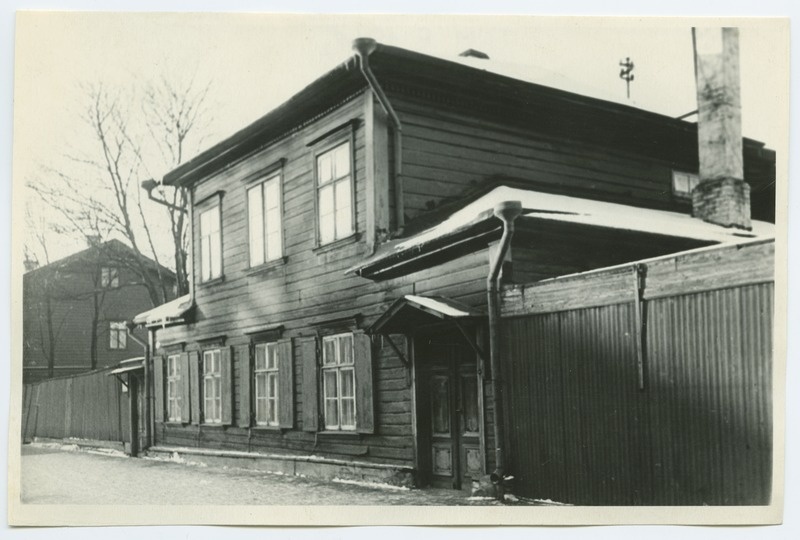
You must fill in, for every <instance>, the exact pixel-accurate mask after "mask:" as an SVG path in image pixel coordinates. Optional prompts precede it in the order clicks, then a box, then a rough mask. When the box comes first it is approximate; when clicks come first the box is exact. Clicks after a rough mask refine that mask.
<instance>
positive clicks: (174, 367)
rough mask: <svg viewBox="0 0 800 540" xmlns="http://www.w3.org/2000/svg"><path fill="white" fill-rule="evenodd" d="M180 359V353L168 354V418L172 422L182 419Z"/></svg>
mask: <svg viewBox="0 0 800 540" xmlns="http://www.w3.org/2000/svg"><path fill="white" fill-rule="evenodd" d="M180 359H181V355H180V354H171V355H169V356H167V420H168V421H170V422H180V421H181V420H182V418H181V373H180Z"/></svg>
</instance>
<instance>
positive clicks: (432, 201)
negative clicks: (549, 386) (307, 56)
mask: <svg viewBox="0 0 800 540" xmlns="http://www.w3.org/2000/svg"><path fill="white" fill-rule="evenodd" d="M354 49H355V51H356V52H355V54H354V55H353V57H351V58H348V59H347V60H346V61H344V62H343V63H342V64H340V65H338V66H336V67H335V68H334V69H332V70H331V71H329V72H328V73H326V74H324V75H322V76H321V77H319V78H318V79H317V80H315V81H314V82H312V83H311V84H310V85H309V86H307V87H306V88H304V89H303V90H301V91H300V92H299V93H297V94H296V95H295V96H294V97H292V98H291V99H290V100H289V101H287V102H286V103H284V104H283V105H281V106H280V107H278V108H277V109H275V110H273V111H272V112H270V113H268V114H267V115H265V116H264V117H262V118H260V119H258V120H257V121H255V122H254V123H253V124H251V125H249V126H247V127H245V128H244V129H242V130H241V131H239V132H238V133H236V134H234V135H233V136H231V137H229V138H227V139H225V140H223V141H221V142H219V143H218V144H216V145H215V146H213V147H211V148H210V149H208V150H207V151H205V152H203V153H201V154H200V155H198V156H197V157H195V158H194V159H192V160H190V161H187V162H186V163H184V164H182V165H181V166H179V167H178V168H177V169H175V170H173V171H171V172H170V173H168V174H167V175H166V176H165V177H164V178H163V183H164V184H167V185H171V186H180V187H184V188H186V189H187V190H188V191H189V193H190V194H191V197H190V200H191V209H190V212H191V224H192V233H191V237H192V261H193V264H192V280H191V281H192V285H191V292H190V294H189V295H188V296H186V297H182V298H180V299H178V300H176V301H175V302H172V303H170V304H167V305H165V306H161V307H159V308H156V309H154V310H152V311H149V312H145V313H142V314H140V315H139V316H137V318H136V319H135V320H136V322H137V323H140V324H143V325H145V326H147V327H148V328H149V329H150V331H151V334H152V337H153V344H154V355H153V359H152V361H153V364H152V366H153V367H152V369H153V371H152V373H153V377H152V380H153V393H154V396H153V397H154V406H153V416H154V441H153V447H152V449H153V450H154V451H158V450H159V449H161V450H164V451H175V449H182V450H181V451H184V452H190V453H191V452H194V453H196V454H202V453H204V452H205V453H207V454H209V453H210V454H218V453H225V452H229V453H231V455H234V454H235V455H246V456H252V455H256V454H257V455H259V456H261V457H262V458H263V459H269V460H272V461H271V462H272V463H273V465H272V466H273V467H283V468H282V469H281V470H284V471H289V472H294V473H300V472H303V473H309V474H310V473H320V474H328V475H331V476H342V475H350V476H353V475H354V476H358V477H363V478H372V479H376V478H378V479H382V480H385V481H389V482H398V483H410V482H413V483H416V484H418V485H427V484H431V485H438V486H447V487H454V488H460V487H464V486H468V485H470V483H471V479H472V478H474V477H477V476H481V475H485V474H487V473H489V472H491V471H493V470H495V467H496V465H498V464H497V463H496V461H497V459H498V458H497V453H496V452H495V451H494V448H495V447H496V446H497V445H496V444H495V439H496V435H495V433H496V431H495V427H496V426H495V425H494V421H495V419H496V418H497V413H498V411H496V407H495V402H494V396H495V392H496V390H497V386H496V384H494V383H498V382H499V381H497V380H492V378H491V376H490V370H489V367H488V365H489V363H488V357H489V356H490V353H491V349H492V348H493V347H492V343H490V339H489V332H490V325H488V322H487V321H488V317H487V313H488V312H487V310H488V309H489V307H491V306H488V305H487V302H488V300H487V299H489V298H491V296H490V295H487V288H488V289H489V293H491V286H488V285H487V279H488V278H489V276H490V271H494V272H495V273H497V274H501V276H502V279H503V281H504V282H505V283H513V282H530V281H535V280H539V279H544V278H548V277H553V276H558V275H563V274H567V273H574V272H579V271H582V270H588V269H592V268H598V267H603V266H608V265H612V264H618V263H623V262H627V261H633V260H637V259H640V258H644V257H653V256H658V255H663V254H667V253H673V252H676V251H680V250H683V249H690V248H694V247H700V246H706V245H712V244H716V243H725V242H732V241H735V240H736V239H737V238H741V237H753V236H759V235H769V234H771V225H770V223H769V222H770V221H772V220H773V216H774V176H775V156H774V153H773V152H772V151H770V150H768V149H766V148H764V146H763V145H762V144H760V143H757V142H755V141H751V140H747V139H745V140H744V169H745V179H746V181H747V183H748V184H749V186H750V193H751V200H752V214H753V221H752V223H743V224H742V228H730V227H725V226H721V225H717V224H713V223H709V222H705V221H702V220H700V219H696V218H693V217H691V211H692V201H691V192H692V188H693V186H694V183H695V182H696V179H697V176H696V175H697V172H698V150H697V127H696V125H695V124H693V123H690V122H686V121H683V120H677V119H673V118H669V117H665V116H662V115H659V114H655V113H651V112H647V111H643V110H639V109H635V108H632V107H628V106H624V105H619V104H614V103H610V102H606V101H601V100H597V99H593V98H590V97H585V96H580V95H575V94H571V93H568V92H565V91H561V90H555V89H552V88H548V87H544V86H540V85H537V84H534V83H532V82H528V81H521V80H516V79H512V78H508V77H504V76H501V75H498V74H494V73H492V72H490V71H486V70H482V69H476V68H474V67H468V66H465V65H463V64H462V63H459V62H458V61H455V60H453V61H451V60H444V59H440V58H433V57H430V56H426V55H423V54H419V53H416V52H412V51H409V50H403V49H399V48H396V47H391V46H387V45H383V44H377V43H375V42H374V41H372V40H369V39H361V40H357V41H356V42H355V44H354ZM487 69H491V66H490V65H487ZM498 207H499V210H498V212H499V214H498V215H500V216H501V217H502V215H503V212H504V211H507V210H510V211H511V212H513V213H515V215H516V214H521V215H520V216H519V218H518V219H517V220H516V231H515V234H514V236H513V238H512V240H511V241H510V243H505V244H504V243H502V241H501V238H502V236H503V232H504V224H503V222H502V221H501V220H500V219H497V218H496V217H495V216H494V215H493V211H494V210H495V209H496V208H498ZM748 220H749V216H748ZM493 257H494V258H495V259H497V263H498V264H497V265H494V266H493V264H492V258H493ZM492 309H494V308H492ZM504 384H514V381H505V382H504ZM514 414H528V413H527V412H525V411H517V412H516V413H515V411H505V417H506V421H507V422H512V421H513V416H514ZM233 451H238V452H233ZM241 452H245V453H246V454H241ZM267 456H268V457H267Z"/></svg>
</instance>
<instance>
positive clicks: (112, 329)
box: [108, 321, 128, 351]
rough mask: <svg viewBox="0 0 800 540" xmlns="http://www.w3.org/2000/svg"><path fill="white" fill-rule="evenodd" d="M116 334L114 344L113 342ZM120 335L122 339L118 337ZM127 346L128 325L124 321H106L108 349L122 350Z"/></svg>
mask: <svg viewBox="0 0 800 540" xmlns="http://www.w3.org/2000/svg"><path fill="white" fill-rule="evenodd" d="M114 336H116V345H115V344H114ZM120 337H121V338H122V339H120ZM127 348H128V327H127V326H125V321H108V349H109V350H112V351H124V350H126V349H127Z"/></svg>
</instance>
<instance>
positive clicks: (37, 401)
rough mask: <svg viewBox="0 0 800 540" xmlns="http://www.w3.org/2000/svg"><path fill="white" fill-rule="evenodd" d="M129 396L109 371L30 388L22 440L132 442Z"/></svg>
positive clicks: (25, 392)
mask: <svg viewBox="0 0 800 540" xmlns="http://www.w3.org/2000/svg"><path fill="white" fill-rule="evenodd" d="M128 409H129V403H128V396H127V394H126V393H124V392H123V386H122V384H121V383H120V382H119V381H118V380H117V379H116V377H114V376H109V375H108V370H102V371H94V372H91V373H85V374H81V375H75V376H72V377H64V378H59V379H50V380H47V381H42V382H38V383H33V384H26V385H25V386H24V390H23V403H22V437H23V441H31V440H33V438H34V437H43V438H51V439H65V438H77V439H92V440H99V441H111V442H120V443H122V442H130V429H129V421H130V420H129V410H128Z"/></svg>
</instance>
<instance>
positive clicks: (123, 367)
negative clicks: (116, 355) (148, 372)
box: [108, 356, 144, 375]
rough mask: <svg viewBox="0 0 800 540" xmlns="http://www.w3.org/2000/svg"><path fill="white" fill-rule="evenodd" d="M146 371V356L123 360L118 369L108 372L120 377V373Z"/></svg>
mask: <svg viewBox="0 0 800 540" xmlns="http://www.w3.org/2000/svg"><path fill="white" fill-rule="evenodd" d="M139 369H144V356H140V357H137V358H131V359H129V360H123V361H122V362H120V363H119V364H118V365H117V367H116V368H114V369H112V370H111V371H109V372H108V374H109V375H119V374H120V373H128V372H129V371H137V370H139Z"/></svg>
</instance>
